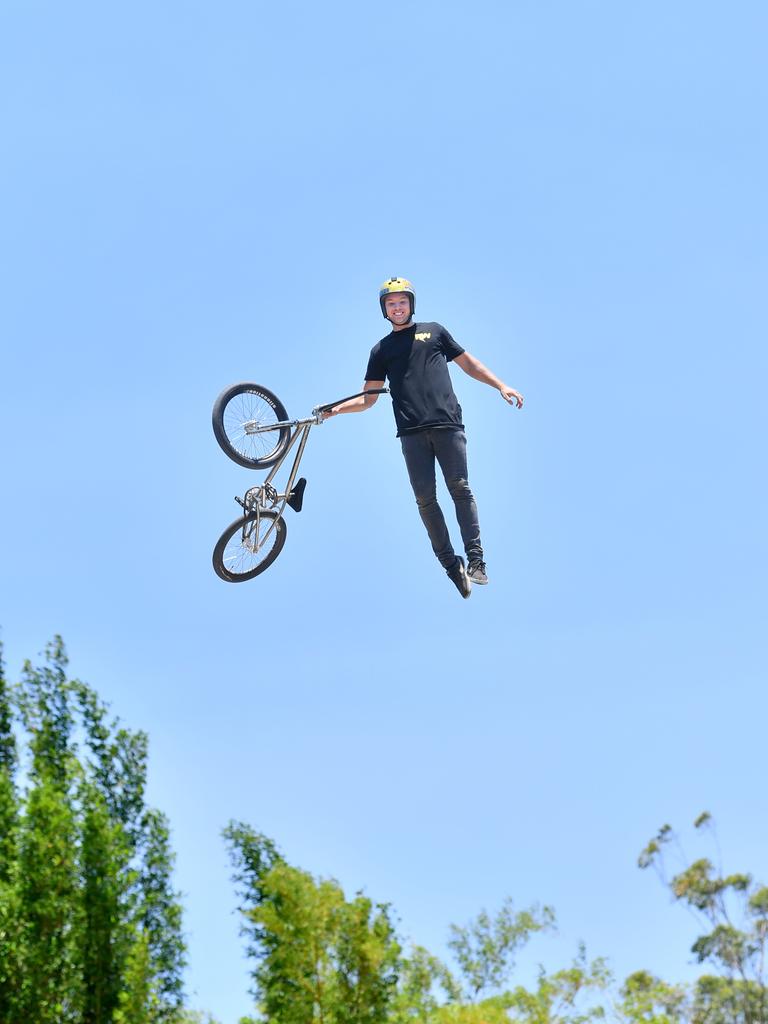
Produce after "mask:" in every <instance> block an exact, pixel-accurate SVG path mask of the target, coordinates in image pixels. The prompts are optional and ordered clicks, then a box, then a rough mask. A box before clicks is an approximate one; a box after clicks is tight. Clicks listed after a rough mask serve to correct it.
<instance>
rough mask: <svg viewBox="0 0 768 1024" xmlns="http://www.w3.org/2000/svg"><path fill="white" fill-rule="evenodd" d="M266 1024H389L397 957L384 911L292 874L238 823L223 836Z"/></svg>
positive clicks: (266, 842) (326, 883) (332, 885)
mask: <svg viewBox="0 0 768 1024" xmlns="http://www.w3.org/2000/svg"><path fill="white" fill-rule="evenodd" d="M224 836H225V838H226V840H227V843H228V845H229V848H230V853H231V856H232V861H233V865H234V867H235V875H234V880H235V882H236V884H237V886H238V894H239V896H240V901H241V902H240V908H239V909H240V911H241V913H242V915H243V917H244V924H243V928H242V930H243V933H244V934H245V936H246V937H247V940H248V954H249V956H250V957H251V958H252V959H253V960H254V966H253V969H252V972H251V976H252V978H253V981H254V988H253V994H254V995H255V997H256V999H257V1002H258V1006H259V1009H260V1011H261V1013H262V1015H263V1019H265V1020H267V1021H270V1022H271V1024H385V1022H386V1021H387V1020H388V1019H389V1014H390V1010H391V1009H392V1007H393V1004H394V1002H395V995H396V985H397V980H398V966H399V963H400V947H399V944H398V942H397V939H396V936H395V933H394V928H393V925H392V922H391V920H390V915H389V908H388V907H387V906H386V905H385V904H373V903H372V902H371V901H370V900H369V899H367V897H365V896H363V895H362V894H358V895H357V896H356V897H355V899H353V900H347V899H346V898H345V896H344V893H343V891H342V889H341V887H340V886H339V885H338V883H337V882H335V881H332V880H327V879H316V878H313V877H312V876H311V875H310V874H309V873H307V872H306V871H302V870H300V869H298V868H296V867H293V866H291V865H289V864H288V863H287V862H286V861H285V859H284V858H283V857H282V855H281V854H280V853H279V852H278V850H277V848H276V847H275V844H274V843H273V842H272V841H271V840H270V839H268V838H267V837H265V836H263V835H260V834H259V833H257V832H255V831H253V830H252V829H250V828H249V827H248V826H247V825H244V824H241V823H235V822H233V823H231V824H230V825H229V826H228V828H227V829H226V830H225V832H224Z"/></svg>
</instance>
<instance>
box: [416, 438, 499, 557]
mask: <svg viewBox="0 0 768 1024" xmlns="http://www.w3.org/2000/svg"><path fill="white" fill-rule="evenodd" d="M400 444H401V445H402V448H403V455H404V456H405V465H406V466H407V468H408V476H409V477H410V480H411V487H413V493H414V494H415V495H416V504H417V505H418V506H419V513H420V514H421V518H422V521H423V523H424V525H425V526H426V528H427V533H428V534H429V539H430V541H431V542H432V550H433V551H434V552H435V554H436V555H437V558H438V560H439V561H440V564H441V565H442V566H443V567H444V568H445V569H448V568H449V567H450V566H451V565H453V563H454V561H455V560H456V555H455V553H454V550H453V545H452V544H451V538H450V537H449V536H448V527H447V526H446V525H445V517H444V516H443V512H442V509H441V508H440V506H439V505H438V503H437V490H436V486H435V459H437V461H438V463H439V464H440V469H441V470H442V473H443V477H444V478H445V483H446V486H447V488H448V492H449V493H450V495H451V497H452V498H453V502H454V504H455V506H456V518H457V519H458V521H459V529H460V530H461V539H462V541H463V542H464V551H465V552H466V555H467V560H473V559H480V560H481V561H482V558H483V549H482V546H481V544H480V526H479V524H478V521H477V505H476V504H475V499H474V496H473V494H472V491H471V490H470V489H469V484H468V482H467V438H466V435H465V434H464V431H463V430H452V429H451V428H443V429H440V428H437V429H436V428H434V427H433V428H427V429H426V430H419V431H417V432H416V433H415V434H404V435H403V436H402V437H401V438H400Z"/></svg>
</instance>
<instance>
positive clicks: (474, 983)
mask: <svg viewBox="0 0 768 1024" xmlns="http://www.w3.org/2000/svg"><path fill="white" fill-rule="evenodd" d="M554 926H555V915H554V912H553V910H552V908H551V907H542V908H539V907H535V906H534V907H530V908H529V909H528V910H521V911H518V912H517V913H515V911H514V907H513V903H512V900H511V899H507V900H506V901H505V902H504V904H503V906H502V908H501V910H499V912H498V913H497V914H496V916H495V917H490V916H489V915H488V914H487V913H486V911H482V912H481V913H480V914H478V916H477V917H476V918H475V920H474V921H472V922H470V924H468V925H466V926H464V927H459V926H458V925H455V924H452V925H451V937H450V939H449V940H448V947H449V949H450V950H451V952H452V953H453V955H454V957H455V958H456V962H457V964H458V966H459V970H460V972H461V975H462V977H463V979H464V986H465V992H466V996H467V999H468V1001H470V1002H472V1001H475V1000H477V999H478V998H479V997H480V995H481V994H482V993H484V992H486V991H488V990H489V989H497V988H499V987H501V985H503V984H504V982H505V981H506V980H507V978H508V977H509V975H510V974H511V972H512V969H513V967H514V963H515V961H514V957H515V954H516V953H517V951H518V950H519V949H521V948H522V947H523V946H524V945H525V944H526V943H527V942H528V941H529V940H530V938H531V936H532V935H534V934H535V933H536V932H541V931H547V930H551V929H552V928H554Z"/></svg>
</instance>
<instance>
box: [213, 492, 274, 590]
mask: <svg viewBox="0 0 768 1024" xmlns="http://www.w3.org/2000/svg"><path fill="white" fill-rule="evenodd" d="M257 519H258V521H259V525H258V526H255V525H254V524H255V523H256V521H257ZM275 520H277V523H276V526H275V528H274V530H273V531H272V533H271V534H270V538H269V540H268V541H267V547H266V548H259V550H258V551H254V550H253V547H252V543H253V533H252V532H251V533H250V534H249V533H248V531H249V529H250V530H251V531H252V530H253V529H258V530H259V532H260V534H261V535H262V536H263V535H264V534H265V533H266V532H267V530H268V529H269V527H270V526H271V525H272V523H273V521H275ZM244 531H245V532H244ZM287 533H288V527H287V526H286V523H285V520H284V519H283V517H282V516H281V515H278V513H277V512H274V511H273V510H272V509H266V510H262V511H261V512H260V513H257V512H249V513H248V515H247V516H241V517H240V518H239V519H236V520H235V521H234V523H230V525H229V526H228V527H227V528H226V530H225V531H224V533H222V535H221V536H220V537H219V539H218V540H217V541H216V546H215V548H214V549H213V570H214V572H215V573H216V575H217V576H218V577H219V578H220V579H222V580H225V582H227V583H245V581H246V580H252V579H253V578H254V576H258V575H259V574H260V573H262V572H264V570H265V569H268V568H269V567H270V565H272V563H273V562H274V560H275V559H276V558H277V556H278V555H279V554H280V552H281V551H282V550H283V545H284V544H285V538H286V536H287ZM238 534H240V537H239V538H238V536H237V535H238ZM249 541H250V543H249Z"/></svg>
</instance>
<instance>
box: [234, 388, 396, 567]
mask: <svg viewBox="0 0 768 1024" xmlns="http://www.w3.org/2000/svg"><path fill="white" fill-rule="evenodd" d="M388 393H389V388H387V387H384V388H371V389H370V390H368V391H358V392H357V393H356V394H354V395H347V397H346V398H339V399H337V400H336V401H335V402H328V403H327V404H326V405H318V406H316V407H315V408H314V409H313V410H312V415H311V416H309V417H308V418H307V419H303V420H281V421H279V422H277V423H270V424H268V425H267V426H260V425H259V424H258V423H257V422H256V421H255V420H251V421H248V422H246V423H244V424H243V430H244V431H245V433H246V434H264V433H268V432H270V431H273V430H279V429H280V428H281V427H289V428H290V429H291V436H290V438H289V440H288V444H287V445H286V448H285V451H284V452H283V454H282V455H281V456H280V458H279V459H278V460H277V462H276V463H275V464H274V466H272V468H271V469H270V471H269V473H268V474H267V478H266V480H265V481H264V482H263V483H261V484H258V485H257V486H256V487H251V488H249V489H248V490H247V491H246V492H245V494H244V495H243V497H242V498H237V497H236V498H235V501H236V502H237V503H238V504H239V505H241V506H242V508H243V516H244V521H243V543H244V544H245V543H246V540H247V538H248V532H247V531H248V525H249V524H248V519H247V517H248V515H249V514H250V513H251V512H255V513H256V521H255V524H252V527H253V525H255V531H254V530H253V528H251V531H250V533H251V534H254V533H255V537H256V547H255V548H254V550H255V551H258V550H259V548H260V547H261V546H262V545H263V544H264V542H265V541H266V540H267V538H268V537H269V536H270V534H271V533H272V531H273V530H275V529H276V527H277V524H278V522H279V521H280V519H281V518H282V515H283V512H284V511H285V506H286V505H289V504H290V503H291V500H292V499H293V498H294V496H295V495H296V494H298V495H299V499H301V496H302V495H303V492H304V488H303V486H302V487H301V489H300V490H299V489H298V488H297V490H296V491H294V489H293V488H294V483H295V482H296V474H297V473H298V471H299V465H300V464H301V460H302V458H303V456H304V449H305V448H306V446H307V440H308V439H309V432H310V430H311V429H312V427H314V426H319V425H320V424H321V423H322V422H323V413H326V412H328V411H329V410H331V409H333V408H335V407H336V406H337V405H342V404H343V403H344V402H349V401H350V400H351V399H353V398H361V397H362V396H363V395H382V394H388ZM297 440H298V441H299V446H298V449H297V451H296V455H295V456H294V459H293V466H292V467H291V472H290V474H289V476H288V482H287V484H286V487H285V490H284V491H283V492H282V493H281V492H279V491H277V490H276V489H275V488H274V487H273V486H272V480H273V479H274V477H275V476H276V475H277V473H278V471H279V470H280V467H281V466H282V465H283V463H284V462H285V460H286V459H287V458H288V455H289V454H290V452H291V450H292V448H293V447H294V445H295V444H296V442H297ZM300 483H301V481H300ZM304 483H306V481H304ZM278 505H279V506H280V508H279V511H278V512H277V515H276V517H275V518H274V519H273V520H272V523H271V525H270V527H269V529H268V530H267V532H266V533H265V534H264V536H263V537H261V539H259V525H260V522H261V512H262V511H265V510H267V509H275V508H276V507H277V506H278ZM292 507H293V506H292ZM300 510H301V504H300V503H299V507H298V508H297V509H296V511H297V512H298V511H300Z"/></svg>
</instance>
